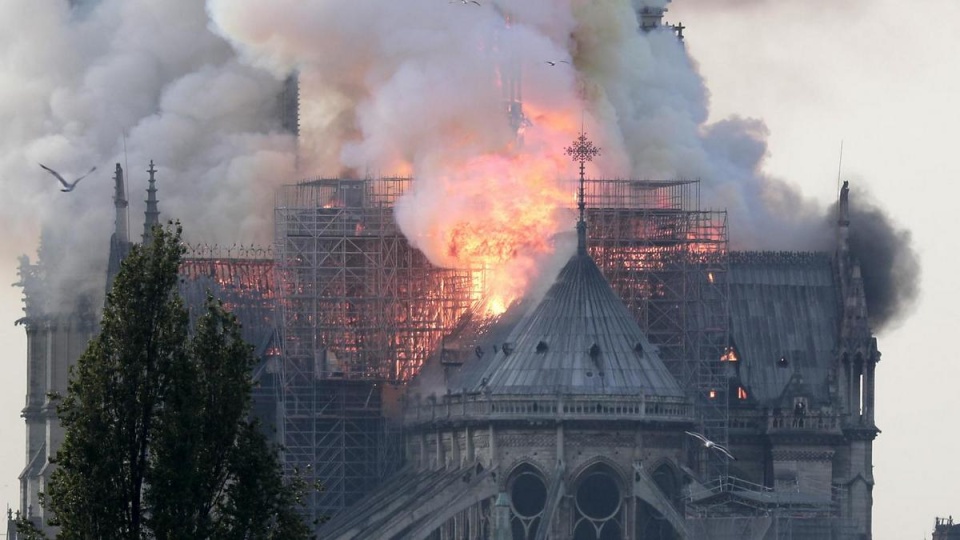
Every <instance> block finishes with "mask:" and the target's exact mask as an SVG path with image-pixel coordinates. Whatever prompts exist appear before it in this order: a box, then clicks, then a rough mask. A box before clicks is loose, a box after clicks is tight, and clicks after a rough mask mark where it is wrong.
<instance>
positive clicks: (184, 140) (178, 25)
mask: <svg viewBox="0 0 960 540" xmlns="http://www.w3.org/2000/svg"><path fill="white" fill-rule="evenodd" d="M685 1H686V2H688V3H689V2H692V1H695V0H685ZM731 1H733V0H731ZM78 4H80V6H79V7H78V8H76V9H74V10H71V9H69V8H68V7H67V6H68V3H67V2H65V1H59V0H43V1H40V2H28V1H27V0H11V1H9V2H5V3H3V4H0V40H2V41H0V44H2V47H0V120H2V121H3V122H4V126H5V129H4V130H3V132H0V178H2V183H0V198H2V200H3V201H4V203H5V204H4V209H3V210H2V211H0V225H2V226H4V227H6V228H7V230H10V231H13V235H16V236H21V237H24V238H31V237H33V235H35V233H36V230H37V229H38V228H39V227H40V226H41V225H42V226H43V228H44V230H45V238H46V240H45V242H46V245H47V246H48V247H49V248H50V249H54V248H55V247H57V246H60V249H59V251H61V252H62V254H61V257H65V259H62V260H61V266H60V268H61V272H62V273H63V274H64V275H65V276H76V275H78V274H82V275H91V276H95V280H94V284H96V285H99V284H100V282H101V281H100V280H101V276H102V274H101V273H99V272H98V270H97V268H96V265H97V264H100V265H102V261H103V258H104V257H103V255H104V254H105V249H106V238H107V236H108V234H109V231H110V229H111V227H112V222H113V217H112V216H113V209H112V207H111V205H110V204H109V201H110V197H111V194H112V181H111V180H110V178H109V176H110V174H111V172H112V170H113V164H114V163H116V162H121V163H124V164H125V165H126V164H128V165H129V169H130V170H128V174H129V181H128V185H129V186H130V191H131V193H128V197H129V198H130V199H131V208H130V215H131V220H130V223H131V231H130V232H131V236H133V237H134V238H135V237H136V235H137V234H138V232H139V222H140V217H139V216H141V215H142V214H141V213H140V212H141V210H142V208H143V203H142V196H141V194H142V191H141V190H142V189H143V187H144V183H145V176H146V175H145V173H143V172H142V171H143V169H145V168H146V166H147V163H148V161H149V159H154V160H155V161H156V163H157V165H158V168H159V170H160V173H159V174H158V177H159V183H160V189H161V191H160V198H161V210H162V212H163V213H164V216H165V217H179V218H181V219H183V220H184V222H185V225H186V230H187V232H188V234H189V235H190V236H191V239H192V240H194V241H205V242H211V243H213V242H216V243H227V244H231V243H234V242H242V243H248V242H251V241H256V242H260V243H268V242H269V241H270V237H271V232H272V227H271V207H272V204H273V201H274V198H273V190H274V188H275V187H276V186H277V185H278V184H281V183H288V182H290V181H293V180H296V179H297V178H298V177H308V176H316V175H329V176H333V175H338V174H351V175H356V176H377V175H381V174H382V175H396V174H412V175H414V176H415V178H416V184H415V186H414V189H413V190H412V192H411V193H410V194H409V195H408V196H407V197H406V198H405V199H404V201H402V202H401V203H400V204H399V205H398V217H399V221H400V225H401V227H402V228H403V230H404V232H405V233H406V234H407V235H408V237H409V238H410V240H411V242H413V243H414V244H415V245H418V246H420V247H422V248H424V249H425V251H427V252H428V255H429V256H431V257H432V258H433V259H434V260H435V262H438V263H441V264H442V263H446V262H449V261H447V260H446V259H447V258H449V257H450V253H449V250H444V249H437V248H436V246H437V245H438V244H437V242H436V239H437V234H438V233H437V231H442V230H448V231H449V230H451V229H453V230H454V232H457V233H463V232H464V230H465V229H464V228H463V227H460V224H459V222H458V220H460V221H463V220H465V219H467V218H468V217H470V216H477V217H480V218H486V219H488V220H489V219H492V220H494V221H495V222H496V223H498V224H502V225H496V226H494V227H488V228H481V229H479V230H480V232H481V234H482V236H483V237H484V238H485V239H487V240H491V239H496V238H497V236H498V234H499V233H500V232H502V231H500V230H498V227H499V228H506V229H508V228H509V226H510V225H514V226H516V225H518V223H516V222H517V220H516V219H514V218H513V217H512V216H513V215H514V214H513V213H512V212H513V211H514V210H518V209H526V210H529V209H531V208H532V209H534V210H535V211H534V212H532V214H533V215H534V218H535V219H534V220H533V223H530V224H527V223H520V224H519V229H518V230H519V231H520V232H522V233H523V236H524V238H525V240H524V241H525V242H526V243H525V244H522V245H520V246H518V247H519V249H516V247H514V248H509V247H508V248H507V249H506V252H507V253H514V252H516V253H525V252H527V251H531V252H535V251H537V250H539V249H541V248H542V244H543V243H544V242H545V241H548V240H549V241H552V238H549V237H551V236H555V235H556V234H557V233H558V232H563V231H568V230H569V229H570V223H569V214H568V213H566V212H567V211H568V209H569V206H570V205H571V203H572V198H571V197H570V190H569V185H566V184H563V183H562V182H561V179H564V178H571V177H572V176H573V175H574V173H575V169H574V167H573V166H572V164H571V163H570V162H569V160H568V158H567V157H566V156H564V155H563V153H562V152H563V147H564V146H565V145H567V144H569V143H570V141H571V140H572V139H573V137H575V136H576V134H577V133H578V132H579V130H580V129H581V127H585V128H586V130H587V132H588V133H589V134H590V136H591V138H592V139H594V141H595V142H596V143H597V144H598V145H599V146H601V147H602V148H603V154H602V156H601V157H600V158H599V159H598V160H597V161H596V162H595V163H594V164H593V165H592V166H591V168H590V169H589V173H590V174H591V175H603V176H606V177H635V178H647V179H672V178H678V177H679V178H690V179H693V178H699V179H701V180H702V184H701V186H702V190H703V197H702V201H703V204H704V206H705V207H708V208H713V209H718V210H719V209H727V210H728V211H729V230H730V235H731V239H732V242H733V247H734V248H735V249H776V250H783V249H792V250H807V249H824V248H826V249H831V248H832V245H831V244H830V243H829V240H830V239H831V238H832V237H833V235H832V234H831V229H830V228H829V227H827V226H826V225H825V224H824V222H823V219H822V216H823V211H822V209H821V208H820V207H819V206H818V205H816V204H814V203H812V202H810V201H808V200H806V199H804V198H803V197H802V196H801V195H800V194H798V192H797V191H796V190H795V189H793V188H791V187H790V186H789V184H787V183H785V182H783V181H781V180H779V179H776V178H771V177H769V176H768V175H766V174H764V173H763V163H764V159H765V157H766V154H767V146H766V137H767V130H766V127H765V126H764V124H763V123H762V122H761V121H758V120H755V119H748V118H736V117H734V118H728V119H724V120H721V121H719V122H714V123H708V120H707V119H708V107H709V92H708V90H707V89H706V88H705V86H704V81H703V79H702V77H701V76H700V75H699V73H698V72H697V69H696V65H695V63H694V62H693V60H692V59H691V58H690V57H689V55H688V54H687V51H686V50H685V48H684V46H683V45H682V43H681V42H679V41H678V40H677V39H676V36H675V35H674V34H673V33H672V32H671V31H670V30H669V29H666V28H662V29H659V30H655V31H652V32H639V31H638V30H637V21H636V15H635V13H636V10H637V9H639V8H642V7H667V6H668V4H669V2H668V0H645V1H640V0H590V1H587V0H551V1H548V0H499V1H498V2H493V1H488V2H483V1H481V2H480V4H481V5H480V6H477V5H475V4H473V3H467V4H462V3H459V2H444V1H439V2H438V1H437V0H408V1H405V2H360V1H351V0H332V1H331V0H328V1H318V0H312V1H304V0H275V1H273V2H269V3H266V2H262V1H261V0H207V1H206V3H203V2H197V1H196V0H167V1H165V2H162V3H158V2H154V1H150V0H100V1H95V0H88V1H84V2H79V3H78ZM551 63H552V64H553V65H551ZM293 70H296V71H298V72H299V74H300V81H301V102H300V103H301V118H300V127H301V134H302V135H301V138H300V142H299V155H297V153H296V150H295V148H294V145H295V143H294V141H293V139H292V138H291V137H289V136H286V135H282V134H279V133H278V128H279V126H278V122H277V114H276V110H275V105H276V102H277V100H276V97H277V94H278V93H279V91H280V88H281V83H280V81H281V80H282V79H283V78H284V77H285V76H286V75H287V74H289V73H290V72H291V71H293ZM513 73H515V74H516V77H512V75H511V74H513ZM513 79H516V80H518V81H520V82H521V83H522V85H521V88H520V89H519V91H518V92H517V95H515V96H514V97H517V98H520V99H522V101H523V104H524V111H525V114H526V121H525V122H522V123H521V130H522V131H523V132H524V137H523V138H524V144H523V146H522V149H521V148H520V146H519V145H518V144H517V141H516V137H515V135H516V131H515V128H516V127H517V125H516V122H514V125H511V119H510V118H509V116H508V115H507V114H505V106H504V105H505V100H507V99H508V98H509V97H510V92H509V87H510V82H511V80H513ZM37 162H43V163H45V164H47V165H50V166H52V167H54V168H55V169H58V170H60V171H61V172H63V173H65V174H66V175H73V174H77V173H79V172H81V171H85V170H86V169H88V168H89V167H90V166H91V165H94V164H95V165H97V166H98V167H99V169H98V171H97V173H96V174H95V175H94V176H92V177H91V178H89V179H87V180H85V181H84V183H82V184H81V185H80V187H79V188H78V189H77V190H76V191H75V192H73V193H70V194H62V193H60V192H59V191H58V189H57V185H56V183H55V182H54V181H53V179H52V178H50V177H49V176H47V175H46V174H45V173H43V171H42V170H40V169H39V167H38V166H37ZM298 165H299V166H298ZM531 179H537V183H534V182H532V181H531ZM491 180H492V181H491ZM8 201H14V203H13V204H11V203H10V202H8ZM857 204H859V201H858V200H856V199H855V200H854V205H853V208H852V209H853V210H854V211H855V212H857V211H858V210H857ZM858 216H859V214H855V215H854V218H853V222H854V224H855V225H854V226H855V227H858V225H856V222H857V219H858ZM874 217H875V215H874V214H871V213H870V212H867V213H866V215H865V217H864V218H863V219H864V220H865V222H866V223H864V224H863V226H864V227H865V229H864V230H863V232H862V233H861V234H862V235H863V238H864V239H872V240H873V241H874V243H879V244H881V245H882V246H886V247H888V248H891V249H892V250H893V251H887V252H884V251H882V250H879V249H877V250H875V251H870V253H866V252H860V253H859V255H860V257H861V260H862V261H864V267H865V268H864V274H865V276H866V275H867V274H868V273H870V272H872V270H868V269H867V268H866V267H867V266H870V267H876V268H881V267H884V265H882V264H879V263H874V262H872V261H873V260H874V259H871V257H886V258H888V259H889V260H891V261H907V260H910V261H914V262H913V263H905V262H901V263H900V264H901V268H902V269H901V270H898V271H896V272H894V273H893V274H891V276H889V277H886V278H878V280H877V282H878V283H879V286H878V288H877V289H876V290H874V289H872V288H870V289H868V294H870V295H871V298H869V299H868V301H869V302H870V304H871V309H872V310H874V311H875V313H874V314H875V316H876V317H877V321H878V324H884V323H885V322H886V321H891V320H895V318H896V316H897V315H896V314H897V311H896V310H897V309H898V308H899V306H903V305H905V304H909V300H910V299H912V298H913V297H915V294H916V283H915V281H911V276H912V275H914V272H913V270H915V268H916V264H915V258H914V259H911V258H910V257H908V256H904V255H901V254H902V253H910V250H909V235H908V234H905V233H903V232H902V231H899V230H898V229H896V228H890V227H886V228H884V227H881V226H879V225H880V224H881V223H883V220H879V219H873V218H874ZM497 220H499V221H497ZM868 224H869V225H868ZM457 227H460V228H459V229H458V228H457ZM891 231H892V232H891ZM467 232H469V231H467ZM474 232H476V231H474ZM507 232H511V231H507ZM513 232H516V231H513ZM884 234H886V236H884ZM440 245H441V246H442V243H441V244H440ZM870 249H871V250H872V249H873V248H870ZM541 255H542V257H526V258H524V257H515V258H514V259H513V260H512V261H511V262H510V264H511V265H513V266H512V267H511V268H510V272H511V273H513V274H519V273H523V272H528V271H530V269H531V267H532V266H534V265H536V264H538V261H539V260H540V259H546V258H549V254H548V253H541ZM11 256H12V255H11ZM98 261H100V262H98ZM868 261H869V262H868ZM64 279H66V277H64ZM865 279H866V278H865ZM871 279H874V278H872V277H871ZM887 285H895V287H893V288H891V287H888V286H887ZM870 287H872V285H871V286H870ZM878 298H887V299H892V301H887V300H878ZM883 306H889V310H888V308H887V307H883Z"/></svg>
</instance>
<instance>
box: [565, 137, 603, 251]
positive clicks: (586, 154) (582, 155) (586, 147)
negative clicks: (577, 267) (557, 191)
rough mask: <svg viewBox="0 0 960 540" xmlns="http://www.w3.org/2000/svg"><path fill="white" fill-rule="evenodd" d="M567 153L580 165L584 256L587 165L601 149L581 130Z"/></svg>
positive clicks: (581, 248) (579, 234) (582, 247)
mask: <svg viewBox="0 0 960 540" xmlns="http://www.w3.org/2000/svg"><path fill="white" fill-rule="evenodd" d="M565 153H566V154H567V155H568V156H570V158H571V159H573V161H574V162H575V163H579V164H580V188H579V189H578V190H577V209H578V210H579V212H580V217H579V219H578V220H577V252H578V253H580V254H581V255H583V254H585V253H586V252H587V222H586V220H585V219H584V215H583V214H584V209H585V208H586V206H587V205H586V203H585V202H584V194H583V183H584V177H585V175H586V163H587V162H588V161H593V158H595V157H597V156H599V155H600V148H598V147H597V146H596V145H594V144H593V141H591V140H590V139H588V138H587V134H586V133H585V132H584V131H583V129H581V130H580V136H579V137H577V139H576V140H575V141H573V144H572V145H570V146H568V147H567V149H566V151H565Z"/></svg>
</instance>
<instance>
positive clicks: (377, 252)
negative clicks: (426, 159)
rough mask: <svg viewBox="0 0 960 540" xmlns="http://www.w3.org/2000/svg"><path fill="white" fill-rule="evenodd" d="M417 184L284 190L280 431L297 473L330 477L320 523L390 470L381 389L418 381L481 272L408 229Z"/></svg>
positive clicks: (318, 508)
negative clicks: (401, 225) (444, 259)
mask: <svg viewBox="0 0 960 540" xmlns="http://www.w3.org/2000/svg"><path fill="white" fill-rule="evenodd" d="M410 182H411V180H410V179H409V178H380V179H370V180H348V179H318V180H314V181H310V182H304V183H301V184H297V185H293V186H287V187H285V188H283V189H281V191H280V192H279V193H278V195H277V205H276V214H275V215H276V244H275V252H276V261H277V269H278V273H279V276H280V288H279V291H280V303H279V305H280V320H281V323H280V328H281V332H282V343H283V361H282V365H281V376H280V377H281V388H282V390H281V394H282V397H281V404H280V409H281V414H282V417H283V420H282V422H281V426H280V429H281V431H282V434H281V438H282V440H283V446H284V463H285V468H286V470H287V472H288V473H293V472H296V473H297V474H299V475H300V476H301V477H302V478H304V479H305V480H306V481H307V482H308V484H312V483H314V482H316V483H319V484H320V485H322V488H323V489H322V491H318V492H315V493H313V494H312V495H311V498H310V499H309V500H308V504H307V513H308V515H309V516H310V517H311V518H313V519H323V518H324V517H325V516H331V515H333V514H335V513H336V512H338V511H340V510H342V509H343V508H345V507H346V506H348V505H349V504H351V503H352V502H354V501H355V500H356V499H357V498H358V497H359V496H361V495H362V494H363V493H365V492H366V491H368V490H369V489H371V488H372V487H374V486H375V485H377V483H378V482H379V481H380V480H382V479H383V478H384V477H385V476H386V475H387V474H389V472H390V471H391V470H392V465H391V464H392V463H393V462H394V461H395V458H394V454H392V453H391V448H392V446H391V445H389V444H387V441H388V439H389V437H387V435H386V434H385V430H384V423H383V420H382V412H381V405H380V390H381V387H378V385H383V384H397V383H403V382H405V381H408V380H410V378H412V377H413V376H414V375H415V374H416V373H417V371H418V370H419V368H420V366H421V365H422V364H423V362H424V361H425V360H426V358H427V356H428V355H429V354H430V353H431V352H432V351H433V350H434V349H435V348H436V346H437V344H438V343H439V342H440V340H441V338H442V337H443V335H444V334H445V333H447V332H449V331H450V329H452V328H453V326H454V325H455V324H456V322H457V321H458V320H459V319H460V317H461V316H462V315H463V314H464V313H465V312H466V311H467V309H468V307H469V305H470V302H471V294H472V290H473V282H472V277H473V274H472V272H470V271H465V270H449V269H441V268H437V267H435V266H433V265H432V264H430V262H429V261H428V260H427V258H426V256H425V255H424V254H423V253H421V252H420V251H419V250H417V249H415V248H413V247H412V246H411V245H410V244H409V243H408V242H407V240H406V239H405V238H404V236H403V235H402V234H401V232H400V231H399V229H398V227H397V225H396V222H395V220H394V214H393V205H394V203H395V202H396V200H397V198H398V197H399V196H400V195H401V194H402V193H403V192H404V191H405V190H406V189H407V188H408V187H409V185H410ZM394 446H396V445H394Z"/></svg>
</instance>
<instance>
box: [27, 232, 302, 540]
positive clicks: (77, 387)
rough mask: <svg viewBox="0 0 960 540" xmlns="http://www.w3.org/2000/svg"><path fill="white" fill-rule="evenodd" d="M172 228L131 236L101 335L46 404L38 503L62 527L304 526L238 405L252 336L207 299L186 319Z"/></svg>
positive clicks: (176, 535) (245, 390)
mask: <svg viewBox="0 0 960 540" xmlns="http://www.w3.org/2000/svg"><path fill="white" fill-rule="evenodd" d="M180 234H181V230H180V227H179V226H177V227H175V228H169V229H167V230H161V229H159V228H158V229H157V230H156V231H155V238H154V240H153V242H152V243H151V244H150V245H148V246H145V247H134V248H133V250H132V251H131V252H130V255H129V256H128V257H127V258H126V260H124V262H123V265H122V268H121V270H120V273H119V274H118V275H117V277H116V279H115V281H114V284H113V289H112V290H111V291H110V292H109V293H108V295H107V303H106V307H105V309H104V315H103V322H102V324H101V333H100V334H99V335H98V336H97V337H96V338H94V340H93V341H92V342H91V344H90V347H89V348H88V349H87V351H86V352H85V353H84V354H83V356H81V358H80V359H79V361H78V362H77V365H76V366H75V367H74V369H73V370H72V371H71V379H70V384H69V387H68V391H67V395H66V396H65V397H64V398H63V400H62V403H61V404H60V406H59V407H58V413H59V415H60V419H61V423H62V425H63V427H64V429H65V438H64V441H63V445H62V446H61V448H60V451H59V452H58V453H57V457H56V464H57V469H56V470H55V471H54V473H53V476H52V478H51V482H50V484H49V486H48V489H47V493H46V499H47V506H48V508H49V509H50V510H52V511H53V513H54V516H55V520H56V524H58V525H59V526H60V534H59V537H60V538H64V539H78V540H79V539H91V538H98V539H99V538H110V539H113V538H116V539H130V540H134V539H136V540H140V539H141V538H160V539H182V538H198V539H199V538H212V539H221V538H222V539H232V538H237V539H241V538H243V539H261V538H262V539H271V538H283V539H287V538H293V539H295V538H306V537H307V536H308V529H307V527H306V526H305V525H304V523H303V522H302V521H301V520H300V518H299V516H298V514H297V513H296V511H295V510H296V505H297V501H298V500H299V495H298V492H297V488H296V487H295V486H293V485H290V484H286V483H284V481H283V479H282V476H281V468H280V464H279V461H278V458H277V455H276V451H275V449H274V448H272V447H271V446H270V445H269V444H268V443H267V441H266V440H265V438H264V437H263V435H261V434H260V432H259V431H258V429H257V427H256V426H255V425H254V424H253V423H252V422H251V421H250V420H249V419H248V418H249V410H250V391H251V386H252V383H251V379H250V373H251V369H252V367H253V362H254V358H253V354H252V352H251V348H250V347H249V346H248V345H247V344H246V343H244V342H243V340H242V339H241V337H240V328H239V324H238V323H237V322H236V319H235V318H234V317H233V316H232V315H231V314H230V313H228V312H227V311H225V310H224V308H223V306H222V305H220V304H219V303H218V302H216V301H215V300H213V299H212V298H208V300H207V303H206V307H205V312H204V313H203V314H202V315H201V316H199V317H198V318H197V320H196V321H195V326H194V328H193V330H192V331H191V329H190V322H189V317H188V314H187V310H186V309H185V308H184V305H183V301H182V299H181V298H180V296H179V295H178V294H177V280H178V273H177V272H178V268H179V266H180V262H181V258H182V257H183V253H184V251H183V247H182V244H181V242H180Z"/></svg>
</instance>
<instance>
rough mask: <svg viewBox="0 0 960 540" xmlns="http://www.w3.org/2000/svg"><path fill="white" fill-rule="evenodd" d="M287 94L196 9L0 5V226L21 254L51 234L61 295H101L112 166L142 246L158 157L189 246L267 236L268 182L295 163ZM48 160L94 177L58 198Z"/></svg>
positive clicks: (110, 1)
mask: <svg viewBox="0 0 960 540" xmlns="http://www.w3.org/2000/svg"><path fill="white" fill-rule="evenodd" d="M280 86H281V83H280V82H279V81H278V80H277V78H276V77H273V76H272V75H269V74H267V73H265V72H263V71H261V70H257V69H254V68H251V67H250V66H247V65H245V64H243V63H241V62H239V61H238V60H237V59H236V55H235V53H234V51H233V49H232V48H231V47H230V45H229V44H228V43H227V42H225V41H224V40H223V39H222V38H220V37H219V36H217V35H215V34H213V33H212V32H211V31H210V30H209V29H208V19H207V15H206V12H205V10H204V7H203V5H202V4H201V3H198V2H196V1H194V0H172V1H164V2H152V1H147V0H101V1H83V2H77V3H76V7H75V8H74V9H71V8H70V6H69V4H68V2H66V1H65V0H43V1H39V2H32V1H27V0H10V1H7V2H3V3H0V122H2V125H3V126H4V129H3V130H2V131H0V200H2V201H3V206H2V210H0V227H2V228H3V229H4V231H5V232H6V233H7V236H8V237H13V238H23V239H25V241H23V242H15V245H14V246H12V248H11V249H16V250H21V251H20V252H26V251H28V249H27V248H28V244H33V243H34V242H35V241H36V233H37V231H38V230H39V229H40V228H42V229H43V232H44V251H45V253H46V254H47V255H48V258H49V259H50V260H49V261H48V262H49V263H51V264H49V265H48V271H49V272H50V275H49V276H48V277H50V278H51V280H52V281H53V282H54V284H55V288H57V289H64V288H69V289H73V290H77V289H79V290H84V289H89V290H95V289H96V288H98V287H102V284H103V273H102V268H103V265H104V262H103V261H104V260H105V259H106V250H107V239H108V238H109V233H110V231H111V229H112V228H113V216H114V210H113V205H112V204H111V197H112V194H113V181H112V179H111V176H112V173H113V170H114V164H115V163H121V164H123V165H124V167H125V169H127V171H126V172H127V185H128V188H129V191H128V193H127V197H128V199H129V200H130V201H131V204H130V235H131V238H132V239H136V238H137V237H138V236H139V234H140V232H141V230H142V229H141V225H140V224H141V223H142V215H143V214H142V212H143V202H142V201H143V199H144V191H143V190H144V189H145V188H146V176H147V175H146V173H145V172H144V171H145V170H146V168H147V166H148V163H149V160H150V159H153V160H154V161H155V163H156V164H157V168H158V169H159V173H158V175H157V176H158V184H159V189H160V193H159V196H160V200H161V203H160V204H161V212H162V217H164V218H180V219H182V220H183V222H184V224H185V226H186V229H187V234H188V236H189V237H190V238H191V239H193V240H194V241H205V242H211V243H213V242H222V243H227V244H232V243H234V242H247V243H249V242H250V241H259V242H267V241H269V240H270V225H269V219H270V216H271V212H270V207H271V206H272V196H271V192H272V187H271V184H276V183H278V182H281V181H285V180H287V179H288V178H290V176H291V175H292V173H293V164H294V141H293V139H292V138H291V137H289V136H285V135H280V134H278V131H277V128H278V127H279V126H277V125H276V124H275V123H274V121H273V119H274V118H275V117H276V114H275V112H274V107H275V103H276V95H277V93H278V91H279V89H280ZM38 163H44V164H45V165H48V166H50V167H52V168H54V169H56V170H58V171H60V172H61V173H62V174H63V175H64V176H65V177H73V176H75V175H79V174H82V173H83V172H86V171H87V170H89V168H90V167H91V166H93V165H96V166H97V171H96V172H95V173H94V174H92V175H91V176H90V177H89V178H87V179H85V180H84V181H83V182H81V183H80V184H79V186H78V187H77V189H76V190H75V191H73V192H71V193H61V192H60V191H59V185H58V184H57V182H56V180H55V179H54V178H53V177H52V176H50V175H48V174H47V173H46V172H44V171H43V170H42V169H40V167H39V166H38ZM3 256H4V257H5V258H8V260H10V259H12V256H13V255H12V254H8V253H3Z"/></svg>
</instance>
